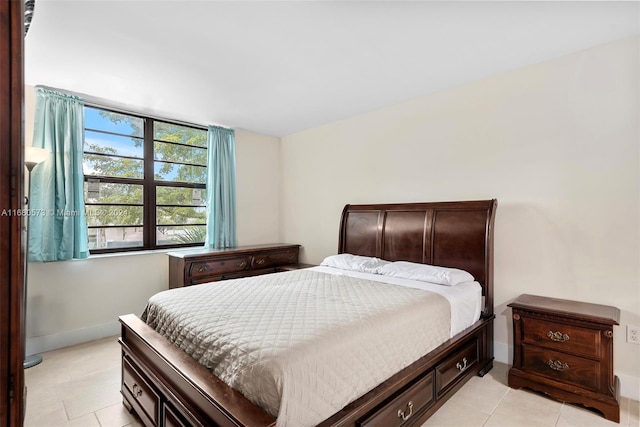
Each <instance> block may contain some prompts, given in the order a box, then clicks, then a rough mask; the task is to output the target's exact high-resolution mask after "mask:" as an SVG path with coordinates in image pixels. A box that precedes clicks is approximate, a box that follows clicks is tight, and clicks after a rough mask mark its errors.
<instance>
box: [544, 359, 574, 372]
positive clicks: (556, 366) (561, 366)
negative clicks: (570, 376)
mask: <svg viewBox="0 0 640 427" xmlns="http://www.w3.org/2000/svg"><path fill="white" fill-rule="evenodd" d="M547 365H549V367H550V368H551V369H553V370H554V371H564V370H565V369H569V365H567V364H566V363H563V362H561V361H559V360H551V359H549V360H547Z"/></svg>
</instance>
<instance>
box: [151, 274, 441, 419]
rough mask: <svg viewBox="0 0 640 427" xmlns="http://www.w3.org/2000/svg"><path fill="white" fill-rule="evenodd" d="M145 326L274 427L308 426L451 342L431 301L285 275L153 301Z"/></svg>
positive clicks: (400, 290)
mask: <svg viewBox="0 0 640 427" xmlns="http://www.w3.org/2000/svg"><path fill="white" fill-rule="evenodd" d="M143 319H144V320H145V321H146V322H147V323H148V324H149V325H150V326H151V327H153V328H154V329H155V330H156V331H158V332H159V333H160V334H162V335H163V336H165V337H166V338H167V339H169V340H170V341H171V342H173V343H174V344H175V345H177V346H178V347H180V348H181V349H182V350H184V351H185V352H187V353H188V354H189V355H191V356H192V357H193V358H194V359H196V360H197V361H198V362H199V363H200V364H202V365H204V366H206V367H207V368H209V369H211V370H212V372H213V373H214V374H215V375H216V376H218V377H219V378H220V379H221V380H223V381H225V382H226V383H227V384H229V385H230V386H232V387H234V388H235V389H237V390H238V391H240V392H241V393H242V394H244V395H245V396H246V397H247V398H248V399H249V400H251V401H252V402H254V403H255V404H257V405H258V406H260V407H262V408H264V409H265V410H266V411H267V412H268V413H270V414H271V415H273V416H277V417H278V419H277V424H278V425H279V426H285V425H290V426H307V425H308V426H311V425H316V424H317V423H318V422H320V421H322V420H323V419H325V418H327V417H328V416H330V415H331V414H333V413H335V412H337V411H338V410H339V409H341V408H342V407H344V406H345V405H346V404H347V403H349V402H351V401H353V400H354V399H356V398H358V397H359V396H361V395H363V394H364V393H366V392H367V391H369V390H371V389H372V388H373V387H375V386H376V385H377V384H379V383H380V382H382V381H383V380H385V379H386V378H388V377H389V376H391V375H392V374H394V373H395V372H397V371H399V370H400V369H402V368H404V367H406V366H408V365H409V364H411V363H412V362H414V361H415V360H417V359H418V358H419V357H421V356H422V355H424V354H425V353H427V352H429V351H430V350H432V349H433V348H435V347H436V346H438V345H439V344H441V343H442V342H444V341H446V340H447V339H448V338H449V332H450V307H449V303H448V302H447V300H446V299H445V298H444V297H442V296H440V295H437V294H435V293H431V292H428V291H424V290H419V289H412V288H407V287H400V286H393V285H388V284H384V283H378V282H371V281H367V280H363V279H358V278H353V277H348V276H340V275H331V274H324V273H319V272H313V271H305V270H299V271H291V272H286V273H277V274H269V275H263V276H259V277H248V278H244V279H237V280H231V281H224V282H216V283H210V284H205V285H197V286H191V287H186V288H180V289H173V290H171V291H165V292H161V293H159V294H156V295H155V296H153V297H152V298H151V299H150V300H149V304H148V306H147V308H146V309H145V313H144V314H143Z"/></svg>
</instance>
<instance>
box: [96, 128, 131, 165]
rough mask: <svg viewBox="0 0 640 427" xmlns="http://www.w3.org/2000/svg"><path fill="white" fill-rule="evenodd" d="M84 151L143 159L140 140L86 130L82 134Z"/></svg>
mask: <svg viewBox="0 0 640 427" xmlns="http://www.w3.org/2000/svg"><path fill="white" fill-rule="evenodd" d="M84 151H85V152H91V153H101V154H115V155H118V156H127V157H137V158H139V159H142V158H143V157H144V144H143V140H142V139H140V138H131V137H129V136H119V135H111V134H108V133H101V132H93V131H90V130H86V131H85V133H84Z"/></svg>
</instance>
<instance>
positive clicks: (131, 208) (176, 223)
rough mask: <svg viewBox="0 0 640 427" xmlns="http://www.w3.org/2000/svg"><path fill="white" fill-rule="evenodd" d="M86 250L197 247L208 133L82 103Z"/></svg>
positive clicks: (201, 230) (201, 232) (200, 235)
mask: <svg viewBox="0 0 640 427" xmlns="http://www.w3.org/2000/svg"><path fill="white" fill-rule="evenodd" d="M84 122H85V137H84V158H83V169H84V177H85V178H84V179H85V185H84V200H85V205H86V215H87V224H88V226H89V250H90V252H91V253H106V252H118V251H127V250H143V249H157V248H168V247H180V246H195V245H201V244H203V243H204V240H205V233H206V227H205V225H206V214H205V209H206V206H205V201H206V186H205V183H206V178H207V168H206V165H207V130H206V129H204V128H198V127H196V126H188V125H183V124H176V123H171V122H169V121H161V120H157V119H153V118H150V117H142V116H135V115H130V114H123V113H120V112H116V111H111V110H106V109H101V108H96V107H90V106H85V108H84Z"/></svg>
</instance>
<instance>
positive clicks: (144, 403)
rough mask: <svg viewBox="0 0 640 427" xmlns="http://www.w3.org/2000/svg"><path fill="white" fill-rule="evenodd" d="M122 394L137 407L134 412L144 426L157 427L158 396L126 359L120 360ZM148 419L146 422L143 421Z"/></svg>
mask: <svg viewBox="0 0 640 427" xmlns="http://www.w3.org/2000/svg"><path fill="white" fill-rule="evenodd" d="M122 384H123V390H122V392H123V393H125V394H128V397H129V399H128V400H129V402H130V403H131V404H132V405H134V406H135V405H137V406H138V407H137V408H135V409H136V412H137V413H138V414H139V415H140V418H141V419H142V420H143V421H147V422H145V424H149V421H151V424H153V425H158V410H159V408H160V396H159V395H158V393H156V391H155V390H154V388H153V387H152V386H151V385H150V384H149V383H148V382H147V381H146V380H145V379H144V375H143V374H141V373H140V372H139V371H138V370H137V369H136V368H134V367H133V365H132V364H131V362H130V359H129V358H128V357H125V358H123V359H122ZM145 418H148V420H145Z"/></svg>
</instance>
